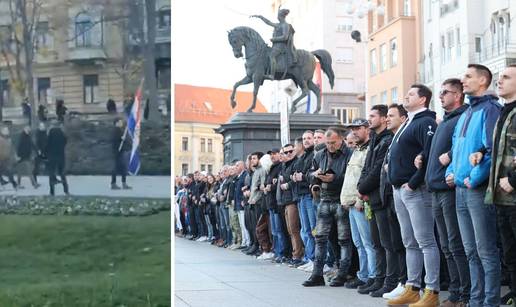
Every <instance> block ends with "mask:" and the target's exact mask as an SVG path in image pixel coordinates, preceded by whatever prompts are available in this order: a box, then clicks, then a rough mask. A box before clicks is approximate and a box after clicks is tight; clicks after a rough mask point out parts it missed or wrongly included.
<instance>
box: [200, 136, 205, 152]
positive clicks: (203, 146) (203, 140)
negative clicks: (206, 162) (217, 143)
mask: <svg viewBox="0 0 516 307" xmlns="http://www.w3.org/2000/svg"><path fill="white" fill-rule="evenodd" d="M201 152H206V139H205V138H201Z"/></svg>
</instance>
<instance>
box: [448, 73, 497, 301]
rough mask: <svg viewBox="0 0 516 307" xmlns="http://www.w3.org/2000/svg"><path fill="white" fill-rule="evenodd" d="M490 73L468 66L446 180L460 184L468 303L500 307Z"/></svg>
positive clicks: (494, 106)
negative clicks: (465, 98)
mask: <svg viewBox="0 0 516 307" xmlns="http://www.w3.org/2000/svg"><path fill="white" fill-rule="evenodd" d="M491 79H492V74H491V71H489V69H488V68H487V67H485V66H483V65H478V64H470V65H468V69H467V70H466V73H465V74H464V77H463V78H462V84H463V86H464V94H466V95H469V107H468V109H467V110H466V111H465V112H464V113H463V114H462V115H461V117H460V118H459V121H458V122H457V125H456V126H455V130H454V133H453V141H452V142H453V145H452V154H451V158H452V161H451V164H450V165H449V166H448V169H447V170H446V182H447V184H448V185H450V186H453V185H455V186H456V190H455V191H456V198H457V218H458V221H459V229H460V233H461V236H462V241H463V243H464V248H465V250H466V256H467V257H468V261H469V270H470V277H471V296H470V300H469V305H470V306H498V305H500V255H499V252H498V248H497V247H496V209H495V207H494V206H486V204H485V203H484V197H485V194H486V188H487V182H488V178H489V168H490V166H491V151H492V148H493V130H494V127H495V123H496V120H497V119H498V116H499V115H500V109H501V105H500V104H499V103H498V98H497V97H495V96H493V95H490V94H487V93H486V91H487V89H488V88H489V85H490V84H491ZM478 151H481V152H483V153H484V158H483V159H482V161H481V162H480V163H479V164H478V165H475V166H473V165H471V164H470V161H469V156H470V155H471V154H472V153H474V152H478Z"/></svg>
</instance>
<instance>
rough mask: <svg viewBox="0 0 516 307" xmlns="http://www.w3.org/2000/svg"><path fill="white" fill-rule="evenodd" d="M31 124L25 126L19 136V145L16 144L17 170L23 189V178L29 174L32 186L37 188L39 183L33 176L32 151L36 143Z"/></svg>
mask: <svg viewBox="0 0 516 307" xmlns="http://www.w3.org/2000/svg"><path fill="white" fill-rule="evenodd" d="M30 132H31V131H30V126H25V127H23V131H22V132H21V133H20V136H19V138H18V145H17V146H16V155H17V157H18V161H17V162H16V171H17V176H18V181H17V183H18V188H20V189H22V188H23V186H22V185H21V178H22V176H28V177H29V179H30V182H31V183H32V186H33V187H34V188H35V189H37V188H38V187H39V184H38V183H37V182H36V181H35V180H34V176H32V169H33V167H32V152H33V151H34V148H35V146H34V143H33V142H32V135H31V133H30Z"/></svg>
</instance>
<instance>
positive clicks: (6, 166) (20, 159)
mask: <svg viewBox="0 0 516 307" xmlns="http://www.w3.org/2000/svg"><path fill="white" fill-rule="evenodd" d="M66 142H67V139H66V136H65V134H64V132H63V130H62V124H61V123H60V122H58V121H54V122H52V124H51V127H50V129H48V131H47V127H46V125H45V123H43V122H41V123H40V124H39V127H38V130H37V131H36V133H35V136H34V137H33V134H32V131H31V127H30V125H26V126H25V127H24V128H23V130H22V131H21V132H20V135H19V136H18V138H17V139H16V140H14V139H13V138H12V136H11V133H10V129H9V127H8V126H3V127H2V128H1V130H0V148H1V149H0V176H1V177H0V179H1V181H0V182H1V184H2V185H6V184H8V183H11V184H12V186H13V188H14V189H15V190H16V189H22V188H23V185H22V184H21V179H22V177H24V176H27V177H28V178H29V180H30V182H31V184H32V186H33V187H34V188H38V187H39V186H40V184H39V183H38V176H39V173H40V170H41V166H42V165H46V170H47V173H48V176H49V182H50V194H51V195H54V194H55V185H56V184H57V183H62V185H63V190H64V193H65V194H67V195H68V194H69V192H68V183H67V181H66V176H65V173H64V164H65V147H66ZM14 175H16V176H17V180H15V179H14ZM56 175H59V176H60V180H58V179H57V178H56ZM3 176H5V177H7V179H8V180H5V179H4V178H3Z"/></svg>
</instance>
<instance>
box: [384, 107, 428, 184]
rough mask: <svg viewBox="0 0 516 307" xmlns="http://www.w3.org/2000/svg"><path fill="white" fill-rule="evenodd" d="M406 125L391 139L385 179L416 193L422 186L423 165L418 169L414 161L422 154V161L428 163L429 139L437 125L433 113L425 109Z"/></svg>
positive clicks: (423, 178)
mask: <svg viewBox="0 0 516 307" xmlns="http://www.w3.org/2000/svg"><path fill="white" fill-rule="evenodd" d="M407 122H408V121H407ZM407 122H405V123H404V124H403V125H402V126H401V127H400V129H399V130H398V132H397V133H396V135H395V136H394V138H393V139H392V144H391V147H390V151H389V156H388V161H389V168H388V176H389V182H390V183H391V184H392V185H393V186H394V187H395V188H399V187H401V186H402V185H403V184H405V183H408V186H409V187H410V188H411V189H412V190H415V189H417V188H419V187H420V186H421V185H422V184H423V183H424V180H425V172H426V162H424V163H423V167H421V168H420V169H417V168H416V167H415V166H414V159H415V158H416V156H418V155H422V156H423V161H428V156H429V153H430V146H431V144H432V137H433V136H434V133H435V127H436V126H437V123H436V122H435V112H433V111H430V110H428V109H427V110H424V111H422V112H420V113H417V114H416V115H415V116H414V118H413V119H412V121H411V122H410V123H409V124H408V125H407Z"/></svg>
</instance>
